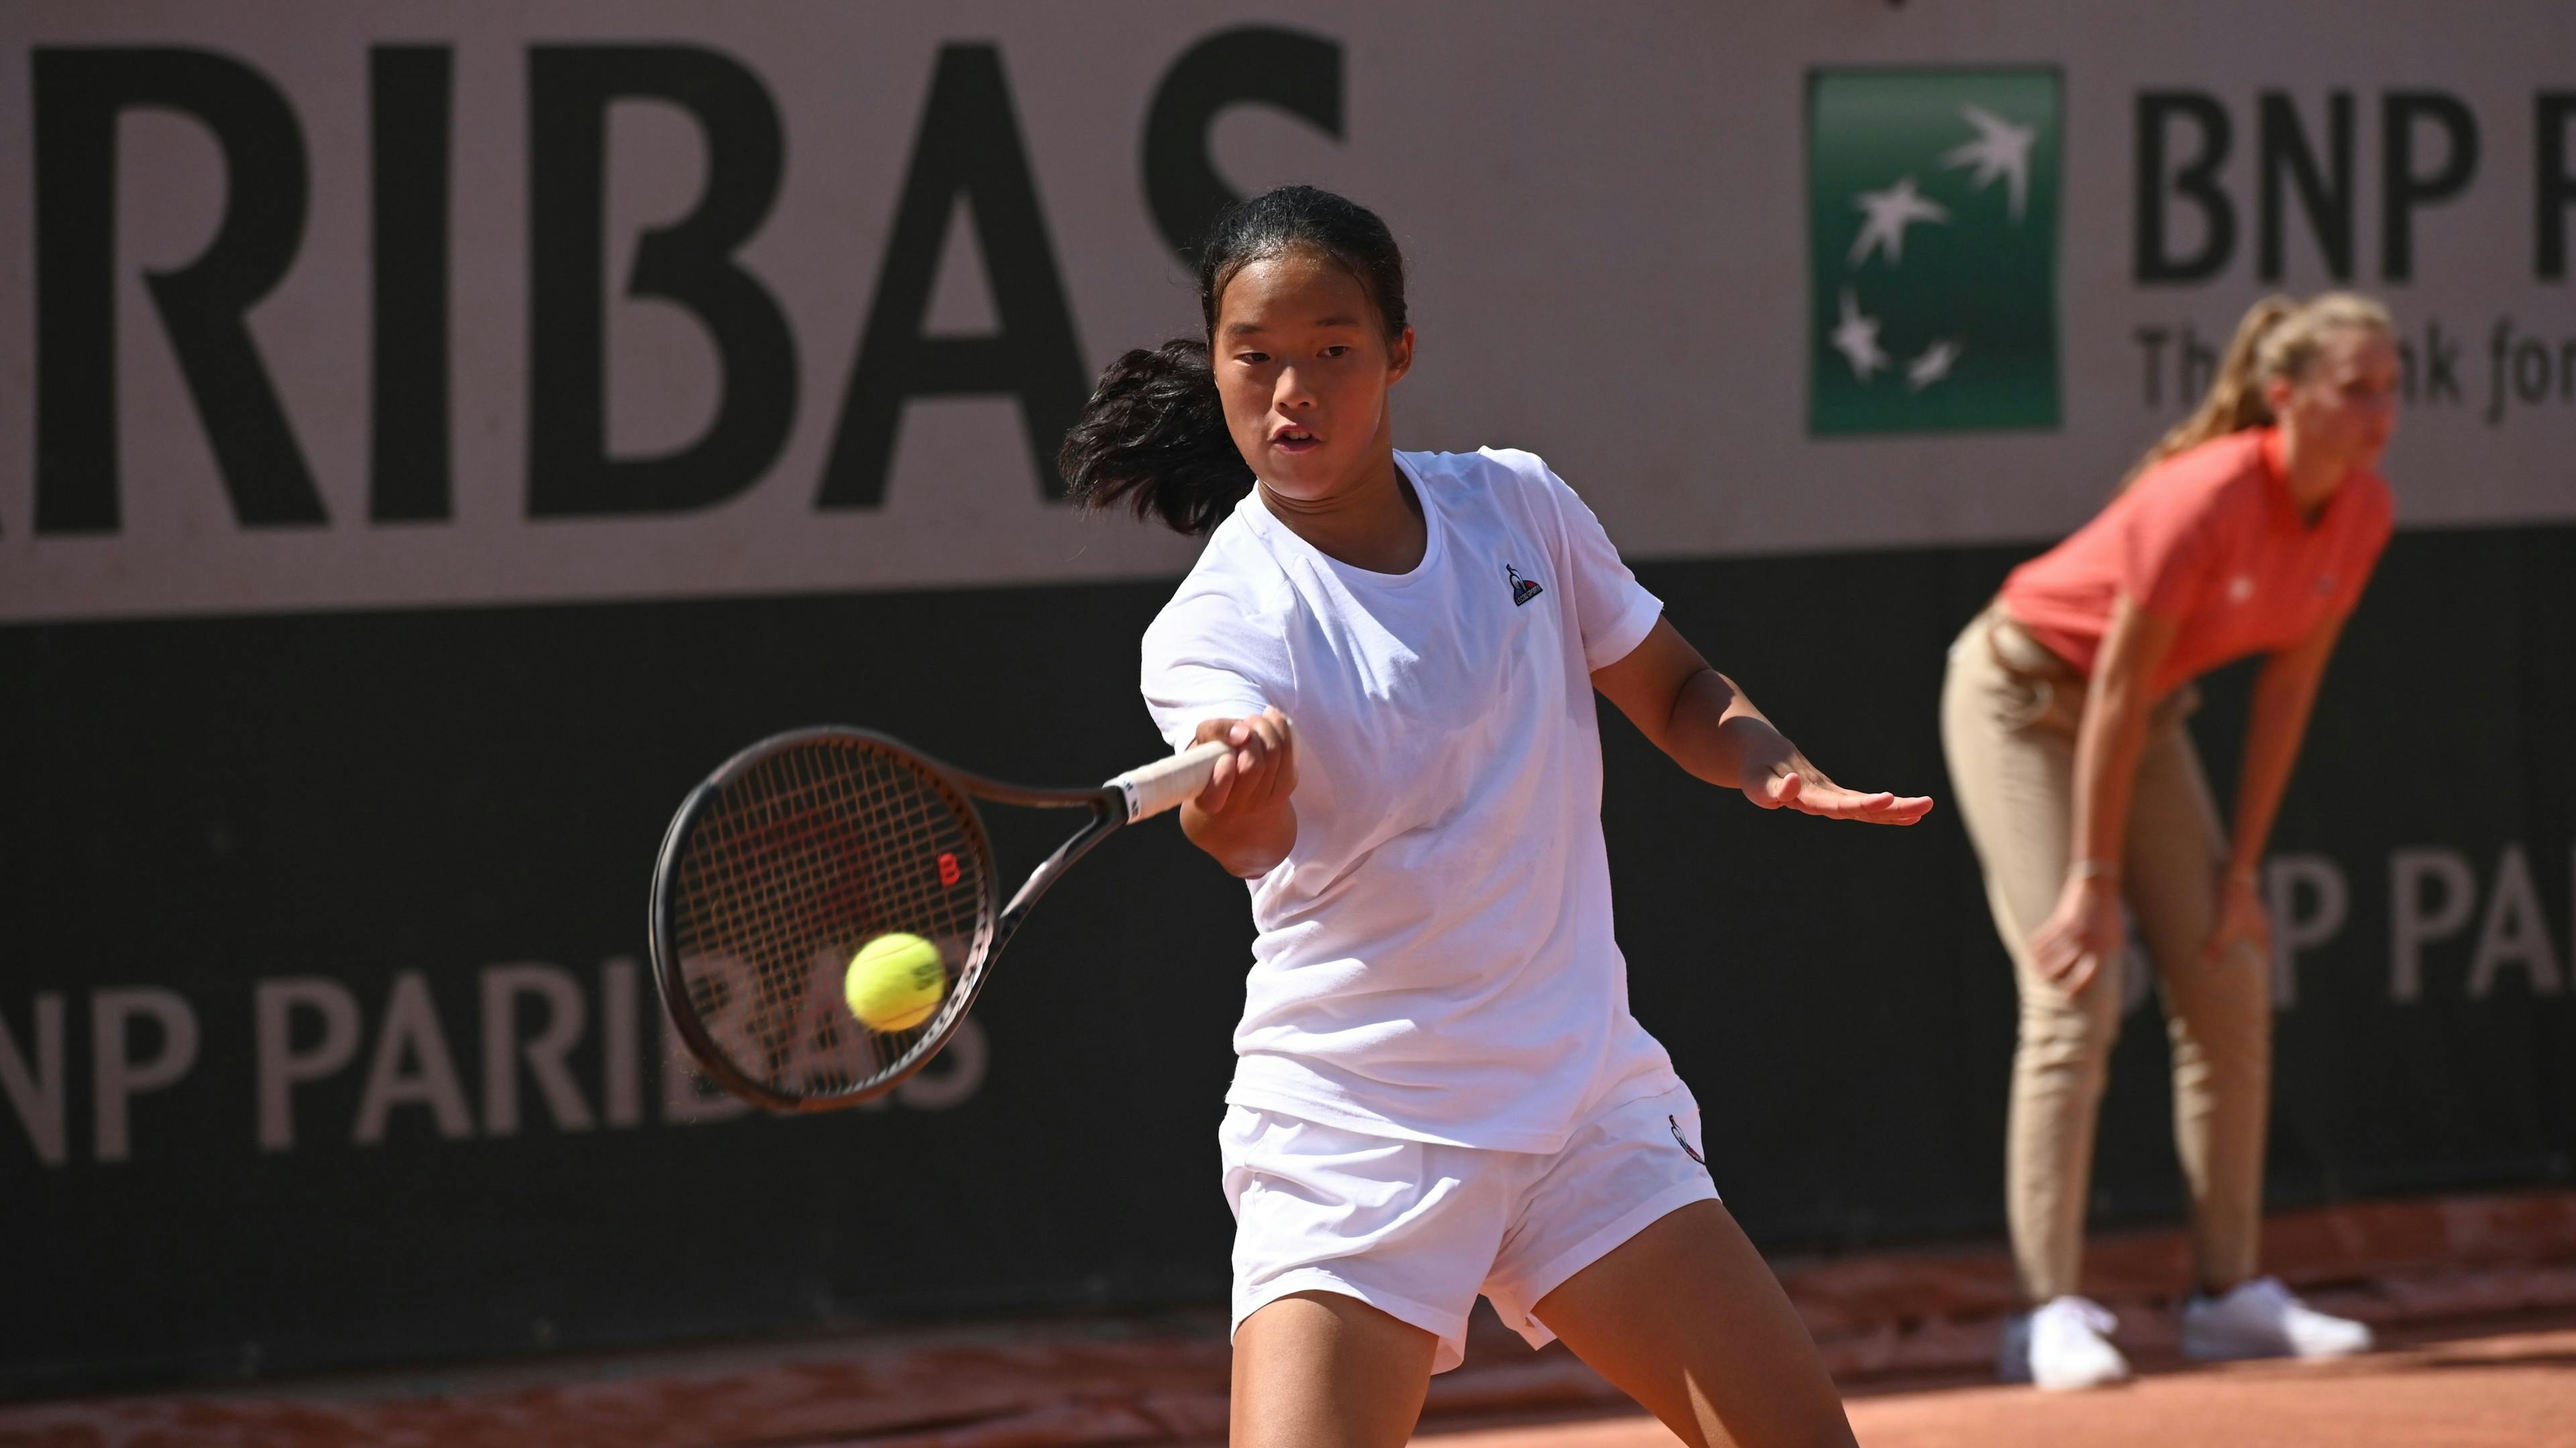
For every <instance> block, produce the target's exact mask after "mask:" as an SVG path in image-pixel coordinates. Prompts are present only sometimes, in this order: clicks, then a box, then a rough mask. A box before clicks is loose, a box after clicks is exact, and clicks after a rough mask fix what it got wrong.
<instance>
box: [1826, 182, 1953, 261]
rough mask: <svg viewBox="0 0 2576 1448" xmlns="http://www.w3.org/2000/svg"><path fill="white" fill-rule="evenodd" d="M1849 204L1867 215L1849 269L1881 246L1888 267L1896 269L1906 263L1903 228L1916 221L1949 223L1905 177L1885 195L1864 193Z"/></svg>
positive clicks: (1936, 205)
mask: <svg viewBox="0 0 2576 1448" xmlns="http://www.w3.org/2000/svg"><path fill="white" fill-rule="evenodd" d="M1852 204H1853V205H1855V206H1858V207H1859V208H1860V209H1861V210H1863V211H1866V212H1868V213H1869V220H1868V221H1866V222H1864V223H1862V225H1861V229H1860V235H1859V236H1858V237H1856V238H1854V239H1853V241H1852V249H1851V260H1850V262H1849V265H1852V266H1859V265H1860V264H1861V263H1862V262H1864V261H1867V260H1868V259H1869V254H1870V252H1872V251H1873V250H1876V249H1877V248H1879V247H1881V246H1884V247H1885V248H1886V249H1887V263H1888V265H1890V266H1895V265H1897V264H1899V263H1901V262H1903V261H1904V260H1905V228H1906V226H1907V225H1908V224H1909V223H1911V222H1916V221H1948V220H1949V219H1950V213H1949V211H1948V209H1947V208H1945V207H1943V206H1942V205H1941V203H1940V202H1938V201H1931V200H1926V199H1925V198H1924V197H1922V196H1921V195H1919V194H1917V193H1916V192H1915V190H1914V178H1913V177H1911V176H1907V177H1905V178H1903V179H1901V180H1899V181H1898V182H1897V183H1896V184H1895V185H1893V186H1890V187H1888V188H1887V189H1886V190H1884V191H1864V192H1861V193H1860V194H1859V195H1858V196H1856V197H1854V198H1853V201H1852Z"/></svg>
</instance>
